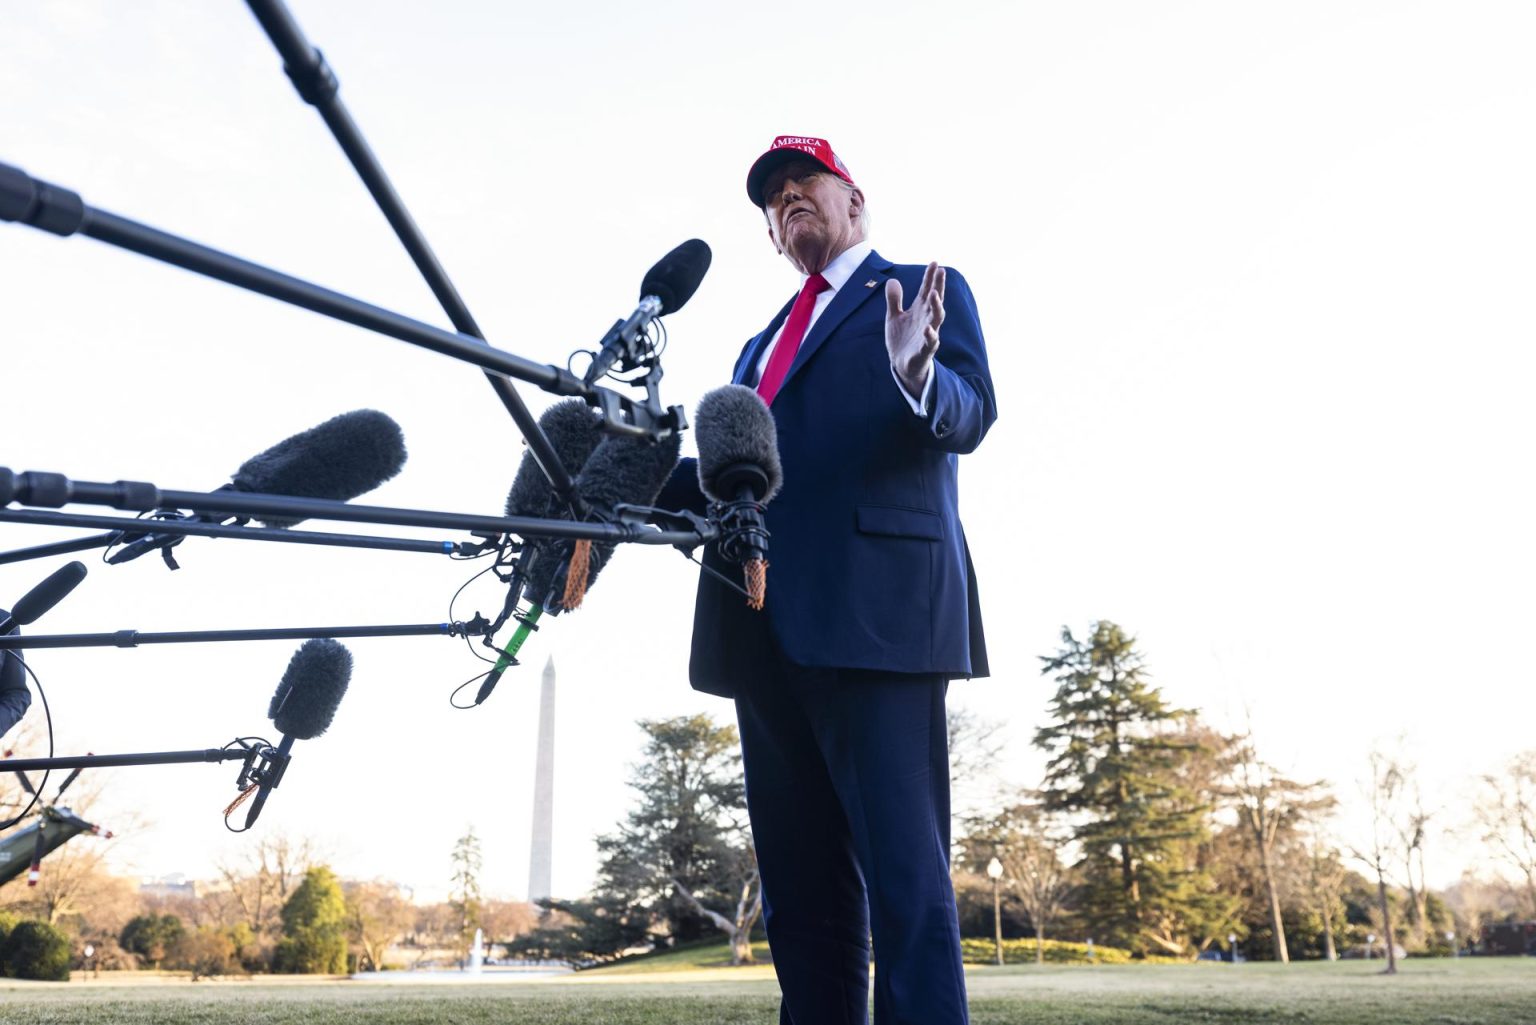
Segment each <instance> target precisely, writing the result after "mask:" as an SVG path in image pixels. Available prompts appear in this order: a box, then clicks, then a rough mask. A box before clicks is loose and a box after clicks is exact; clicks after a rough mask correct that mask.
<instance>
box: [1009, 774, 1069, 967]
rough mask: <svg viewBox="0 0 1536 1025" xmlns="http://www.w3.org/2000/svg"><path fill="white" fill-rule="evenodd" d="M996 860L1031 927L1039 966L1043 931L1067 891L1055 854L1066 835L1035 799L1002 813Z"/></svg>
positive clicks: (1066, 880) (1042, 957) (1066, 877)
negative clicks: (1000, 865) (999, 863)
mask: <svg viewBox="0 0 1536 1025" xmlns="http://www.w3.org/2000/svg"><path fill="white" fill-rule="evenodd" d="M1003 820H1004V821H1003V822H1002V823H1000V824H1001V825H1003V829H1002V830H1000V831H999V832H1000V842H999V843H998V847H997V855H996V856H997V859H998V861H1000V862H1001V863H1002V866H1003V878H1004V879H1006V880H1007V881H1008V886H1009V887H1010V888H1011V889H1012V890H1013V891H1014V892H1015V893H1016V894H1017V895H1018V898H1019V903H1020V904H1022V905H1023V906H1024V912H1025V914H1027V915H1029V921H1030V924H1031V925H1032V926H1034V929H1035V963H1036V964H1044V963H1045V930H1046V927H1047V926H1049V925H1050V924H1051V920H1052V919H1054V918H1055V917H1056V916H1057V915H1059V914H1061V912H1062V909H1063V908H1064V907H1065V905H1066V901H1067V897H1068V895H1069V894H1070V893H1071V891H1072V883H1071V874H1070V870H1069V869H1068V867H1067V864H1066V862H1065V861H1063V860H1062V857H1061V850H1062V848H1063V847H1065V846H1066V844H1067V843H1068V841H1069V839H1070V837H1071V832H1070V830H1069V829H1067V828H1066V826H1065V824H1064V823H1063V822H1062V821H1061V819H1060V818H1059V817H1058V816H1056V815H1053V814H1052V813H1050V812H1048V811H1046V809H1045V807H1044V806H1043V805H1042V804H1041V803H1040V802H1038V801H1027V802H1023V803H1020V804H1017V805H1014V806H1013V807H1012V808H1009V809H1007V810H1005V811H1004V812H1003Z"/></svg>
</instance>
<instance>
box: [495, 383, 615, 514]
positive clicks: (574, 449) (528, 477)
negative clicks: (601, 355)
mask: <svg viewBox="0 0 1536 1025" xmlns="http://www.w3.org/2000/svg"><path fill="white" fill-rule="evenodd" d="M539 426H540V427H542V428H543V429H544V433H545V434H546V435H548V437H549V443H550V445H551V446H552V447H553V448H554V450H555V454H556V455H557V456H559V457H560V464H561V465H562V466H564V467H565V470H566V472H567V473H569V474H570V475H571V476H572V477H574V476H576V474H578V473H579V472H581V467H582V464H584V463H585V462H586V461H587V457H588V456H590V455H591V454H592V450H593V449H595V448H596V447H597V443H598V442H599V441H600V440H602V436H603V421H602V418H601V417H600V416H599V415H598V414H597V412H596V411H595V410H593V409H592V408H591V407H590V406H588V405H587V404H586V403H585V402H583V401H582V400H581V399H565V400H564V401H561V402H557V403H555V404H554V405H553V406H550V407H549V408H548V409H546V410H545V411H544V413H543V415H542V416H540V417H539ZM555 501H556V500H555V489H554V488H553V487H552V486H551V485H550V483H549V478H548V477H546V476H545V475H544V471H543V470H542V469H540V468H539V463H538V460H536V459H534V458H533V453H532V452H524V453H523V461H522V462H521V463H520V464H518V467H517V476H516V477H515V478H513V480H512V490H510V491H508V492H507V515H508V516H563V515H566V510H563V509H556V508H555Z"/></svg>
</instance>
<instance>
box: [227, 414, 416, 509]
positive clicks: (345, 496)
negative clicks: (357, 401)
mask: <svg viewBox="0 0 1536 1025" xmlns="http://www.w3.org/2000/svg"><path fill="white" fill-rule="evenodd" d="M404 465H405V437H404V435H403V434H401V432H400V425H399V424H397V423H395V422H394V421H393V420H391V419H390V418H389V417H387V416H385V415H384V414H383V413H380V412H379V411H378V410H375V409H355V410H353V411H352V412H350V413H342V414H341V415H340V416H335V417H332V418H331V419H329V420H327V421H326V422H325V423H323V424H320V425H319V426H317V427H311V428H310V429H309V430H307V431H303V432H301V433H299V434H295V435H294V436H293V437H291V438H289V439H288V440H286V441H281V442H279V443H278V444H276V445H274V446H272V447H271V448H269V449H267V451H265V452H263V453H262V454H261V455H259V456H255V457H253V458H251V459H247V460H246V461H245V463H244V464H242V465H241V467H240V469H239V470H237V471H235V475H234V477H233V478H232V480H233V483H234V489H235V490H236V491H253V492H258V493H260V494H265V495H293V496H295V497H297V498H322V499H327V500H329V501H333V502H349V501H351V500H352V499H354V498H356V497H357V496H358V495H362V494H366V493H367V492H369V491H372V490H373V489H374V488H376V487H378V486H379V485H380V484H383V483H384V482H385V481H387V480H389V479H390V478H392V477H394V476H395V475H396V474H397V473H399V472H400V468H401V467H403V466H404ZM258 519H260V520H261V522H263V523H265V524H266V525H267V526H269V527H291V526H293V525H294V524H296V523H300V522H302V519H303V518H302V517H294V518H289V517H284V516H276V515H271V514H268V515H265V516H261V517H258Z"/></svg>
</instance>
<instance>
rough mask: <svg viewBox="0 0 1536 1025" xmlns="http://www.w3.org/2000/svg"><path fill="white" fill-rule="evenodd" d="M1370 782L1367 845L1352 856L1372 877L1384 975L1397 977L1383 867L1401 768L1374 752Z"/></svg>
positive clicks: (1390, 850)
mask: <svg viewBox="0 0 1536 1025" xmlns="http://www.w3.org/2000/svg"><path fill="white" fill-rule="evenodd" d="M1370 764H1371V781H1370V783H1369V785H1368V786H1367V788H1366V799H1367V800H1368V801H1369V802H1370V806H1371V845H1370V847H1368V848H1366V849H1364V850H1362V849H1359V848H1356V849H1355V850H1354V855H1355V857H1356V858H1358V859H1360V860H1361V861H1363V862H1365V863H1366V865H1368V866H1369V867H1370V869H1371V871H1372V872H1373V873H1374V874H1375V876H1376V900H1377V902H1378V904H1379V906H1380V912H1381V931H1382V934H1383V936H1384V937H1385V939H1386V944H1387V967H1386V971H1385V973H1384V974H1386V975H1396V974H1397V938H1396V936H1395V935H1394V934H1393V931H1392V905H1391V904H1390V903H1389V902H1388V900H1387V864H1388V863H1389V862H1390V861H1391V860H1392V858H1393V856H1394V850H1393V847H1394V840H1395V839H1396V836H1397V830H1396V828H1395V825H1394V823H1395V821H1396V818H1397V816H1396V811H1397V807H1398V804H1399V802H1400V801H1401V799H1402V794H1403V789H1404V787H1405V786H1406V785H1407V782H1408V780H1407V775H1406V773H1405V772H1404V769H1403V766H1402V765H1401V764H1400V763H1399V762H1397V761H1396V760H1395V759H1394V758H1392V757H1391V756H1390V755H1387V754H1384V753H1383V752H1382V751H1380V750H1374V751H1372V752H1371V755H1370Z"/></svg>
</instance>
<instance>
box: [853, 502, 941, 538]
mask: <svg viewBox="0 0 1536 1025" xmlns="http://www.w3.org/2000/svg"><path fill="white" fill-rule="evenodd" d="M855 515H856V516H857V517H858V519H857V523H858V528H859V532H860V533H863V534H882V535H885V536H887V537H911V538H917V539H919V540H923V541H942V540H944V521H943V520H942V519H941V518H940V517H939V514H938V513H932V512H929V511H928V510H926V509H908V508H905V507H903V506H898V505H861V506H858V507H857V508H856V509H855Z"/></svg>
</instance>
